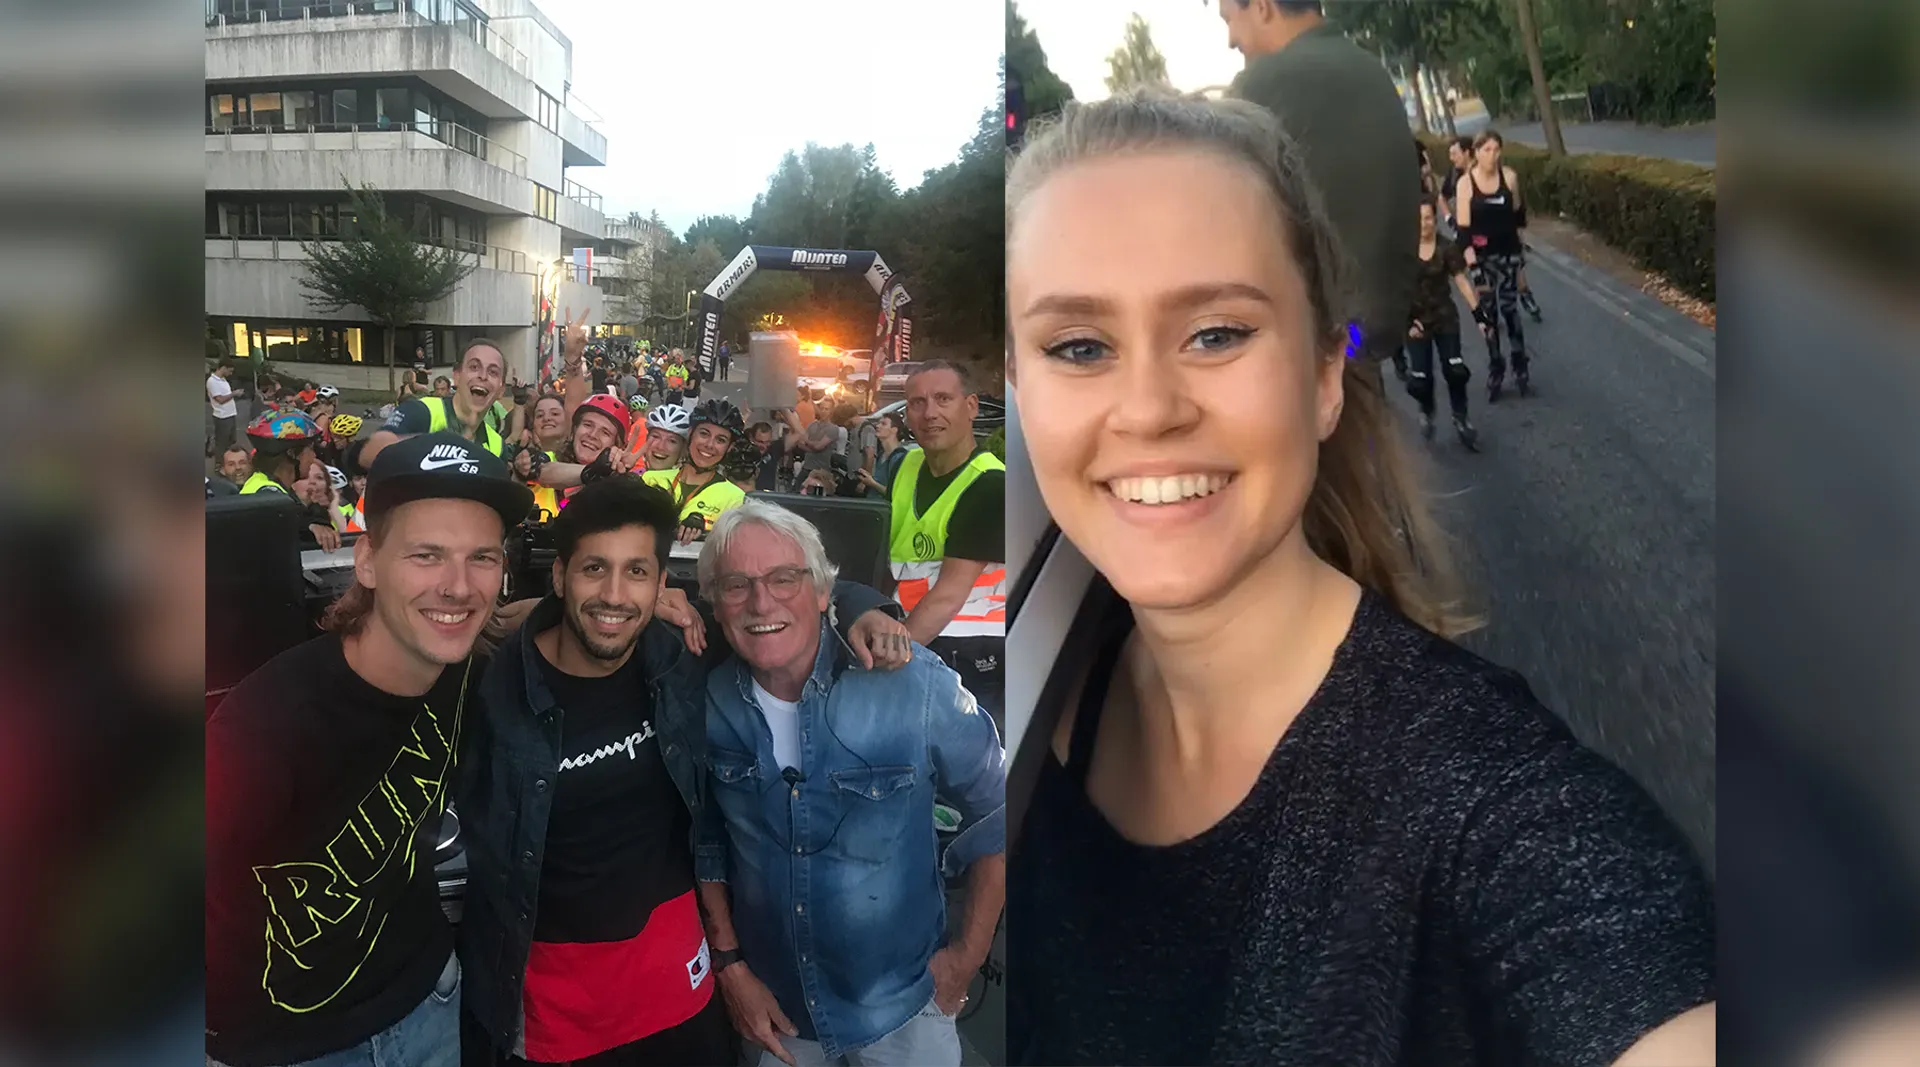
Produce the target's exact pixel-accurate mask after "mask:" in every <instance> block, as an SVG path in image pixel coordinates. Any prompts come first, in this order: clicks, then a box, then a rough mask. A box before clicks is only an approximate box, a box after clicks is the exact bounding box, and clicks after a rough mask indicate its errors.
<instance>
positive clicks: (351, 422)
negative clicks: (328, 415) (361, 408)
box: [329, 415, 360, 437]
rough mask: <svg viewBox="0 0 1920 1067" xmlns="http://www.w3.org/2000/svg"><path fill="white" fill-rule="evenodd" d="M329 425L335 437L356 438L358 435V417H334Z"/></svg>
mask: <svg viewBox="0 0 1920 1067" xmlns="http://www.w3.org/2000/svg"><path fill="white" fill-rule="evenodd" d="M329 425H330V426H331V427H332V429H333V435H334V436H335V437H357V436H359V433H360V416H358V415H335V416H334V417H333V422H332V423H330V424H329Z"/></svg>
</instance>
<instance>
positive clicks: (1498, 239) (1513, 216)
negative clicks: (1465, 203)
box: [1467, 167, 1520, 256]
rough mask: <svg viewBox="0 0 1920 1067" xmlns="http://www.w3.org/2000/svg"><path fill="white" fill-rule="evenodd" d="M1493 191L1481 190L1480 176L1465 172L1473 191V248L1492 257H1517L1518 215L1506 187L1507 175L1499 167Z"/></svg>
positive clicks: (1510, 193) (1518, 249)
mask: <svg viewBox="0 0 1920 1067" xmlns="http://www.w3.org/2000/svg"><path fill="white" fill-rule="evenodd" d="M1494 180H1495V183H1496V184H1495V185H1494V188H1493V191H1492V192H1490V193H1489V192H1486V191H1484V190H1482V189H1481V188H1480V177H1479V175H1477V174H1475V173H1473V172H1472V171H1468V172H1467V182H1468V185H1469V186H1470V187H1471V188H1472V189H1473V197H1472V204H1473V215H1472V230H1473V248H1474V251H1476V252H1484V253H1487V254H1489V255H1495V256H1516V255H1519V254H1520V213H1519V211H1518V210H1516V205H1515V204H1514V197H1513V190H1511V189H1508V188H1507V172H1506V168H1505V167H1502V168H1501V169H1500V173H1498V174H1497V175H1495V176H1494Z"/></svg>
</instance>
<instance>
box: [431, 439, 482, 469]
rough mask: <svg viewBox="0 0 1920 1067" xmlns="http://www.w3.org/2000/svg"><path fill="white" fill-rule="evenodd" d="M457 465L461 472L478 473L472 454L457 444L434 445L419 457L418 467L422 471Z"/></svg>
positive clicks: (478, 466)
mask: <svg viewBox="0 0 1920 1067" xmlns="http://www.w3.org/2000/svg"><path fill="white" fill-rule="evenodd" d="M448 467H457V468H459V472H460V473H461V474H479V473H480V465H479V464H478V463H475V462H474V461H473V456H472V455H471V454H469V453H468V452H467V450H466V449H464V448H462V447H460V446H459V445H435V446H433V448H432V450H430V451H429V452H428V453H427V454H426V455H424V456H421V457H420V469H421V470H423V471H429V472H431V471H438V470H445V469H447V468H448Z"/></svg>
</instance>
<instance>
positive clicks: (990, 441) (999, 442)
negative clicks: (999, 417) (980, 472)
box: [986, 426, 1007, 463]
mask: <svg viewBox="0 0 1920 1067" xmlns="http://www.w3.org/2000/svg"><path fill="white" fill-rule="evenodd" d="M986 445H987V451H989V452H991V453H993V455H994V458H996V459H998V460H999V461H1000V462H1002V463H1005V462H1006V461H1007V428H1006V427H1005V426H998V427H995V428H994V431H993V432H992V433H990V434H988V435H987V441H986Z"/></svg>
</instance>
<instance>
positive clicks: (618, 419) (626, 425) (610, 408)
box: [573, 393, 633, 442]
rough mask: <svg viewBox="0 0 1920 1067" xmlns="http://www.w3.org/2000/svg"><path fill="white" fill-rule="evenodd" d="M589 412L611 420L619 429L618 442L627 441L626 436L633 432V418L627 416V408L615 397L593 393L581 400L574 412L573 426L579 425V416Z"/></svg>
mask: <svg viewBox="0 0 1920 1067" xmlns="http://www.w3.org/2000/svg"><path fill="white" fill-rule="evenodd" d="M589 411H597V412H599V413H600V414H602V415H605V416H606V417H607V418H609V419H612V420H613V424H614V425H615V426H618V427H620V440H621V441H623V442H624V441H625V440H626V439H627V435H628V434H630V433H632V432H633V416H631V415H629V414H627V406H626V405H625V404H622V403H621V402H620V398H619V397H617V396H608V395H607V394H605V393H595V394H593V395H592V396H590V397H588V398H586V399H585V400H582V401H581V402H580V406H579V407H578V408H577V409H575V410H574V413H573V424H574V425H575V426H578V425H580V416H582V415H585V414H586V413H587V412H589Z"/></svg>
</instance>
